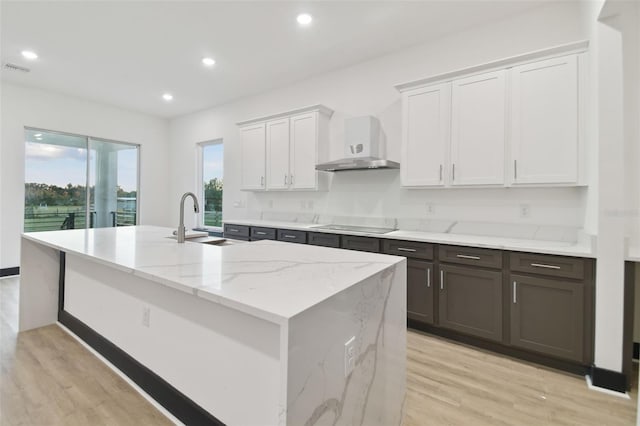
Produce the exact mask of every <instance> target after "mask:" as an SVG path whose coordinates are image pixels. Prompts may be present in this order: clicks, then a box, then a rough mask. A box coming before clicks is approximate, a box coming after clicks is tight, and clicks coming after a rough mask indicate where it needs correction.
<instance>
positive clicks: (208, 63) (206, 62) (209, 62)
mask: <svg viewBox="0 0 640 426" xmlns="http://www.w3.org/2000/svg"><path fill="white" fill-rule="evenodd" d="M202 63H203V64H204V65H205V66H207V67H212V66H214V65H215V64H216V61H215V59H213V58H202Z"/></svg>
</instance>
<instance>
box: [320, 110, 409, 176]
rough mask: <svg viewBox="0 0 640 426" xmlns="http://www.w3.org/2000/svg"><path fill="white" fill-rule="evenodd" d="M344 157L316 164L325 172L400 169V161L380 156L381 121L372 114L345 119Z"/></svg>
mask: <svg viewBox="0 0 640 426" xmlns="http://www.w3.org/2000/svg"><path fill="white" fill-rule="evenodd" d="M344 138H345V147H344V155H345V156H344V158H342V159H340V160H335V161H329V162H327V163H322V164H318V165H316V170H320V171H323V172H341V171H346V170H370V169H399V168H400V163H397V162H395V161H391V160H386V159H383V158H380V157H378V152H379V148H380V122H379V121H378V119H377V118H375V117H372V116H364V117H355V118H349V119H347V120H345V132H344Z"/></svg>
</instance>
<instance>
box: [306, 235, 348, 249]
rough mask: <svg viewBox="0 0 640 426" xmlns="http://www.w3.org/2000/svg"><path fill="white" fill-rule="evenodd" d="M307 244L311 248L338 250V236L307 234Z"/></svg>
mask: <svg viewBox="0 0 640 426" xmlns="http://www.w3.org/2000/svg"><path fill="white" fill-rule="evenodd" d="M307 242H308V243H309V244H311V245H312V246H323V247H334V248H340V235H336V234H326V233H323V232H308V233H307Z"/></svg>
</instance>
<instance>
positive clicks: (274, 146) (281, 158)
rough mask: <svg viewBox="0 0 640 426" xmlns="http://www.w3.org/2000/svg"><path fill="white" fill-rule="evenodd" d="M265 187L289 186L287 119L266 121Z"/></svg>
mask: <svg viewBox="0 0 640 426" xmlns="http://www.w3.org/2000/svg"><path fill="white" fill-rule="evenodd" d="M266 131H267V189H287V188H288V187H289V119H288V118H284V119H281V120H274V121H268V122H267V124H266Z"/></svg>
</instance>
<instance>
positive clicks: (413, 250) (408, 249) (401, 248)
mask: <svg viewBox="0 0 640 426" xmlns="http://www.w3.org/2000/svg"><path fill="white" fill-rule="evenodd" d="M398 251H408V252H410V253H415V251H416V249H412V248H404V247H398Z"/></svg>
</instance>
